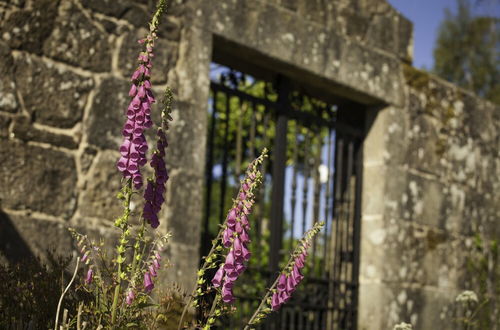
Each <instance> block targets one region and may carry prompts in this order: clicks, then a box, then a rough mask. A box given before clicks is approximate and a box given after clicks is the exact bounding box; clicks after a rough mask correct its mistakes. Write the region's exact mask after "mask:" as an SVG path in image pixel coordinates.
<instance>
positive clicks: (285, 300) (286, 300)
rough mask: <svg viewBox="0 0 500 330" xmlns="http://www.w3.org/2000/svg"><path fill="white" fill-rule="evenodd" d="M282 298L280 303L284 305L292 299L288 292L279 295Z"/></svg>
mask: <svg viewBox="0 0 500 330" xmlns="http://www.w3.org/2000/svg"><path fill="white" fill-rule="evenodd" d="M279 296H280V301H281V303H282V304H284V303H286V302H288V300H290V298H291V297H292V296H291V295H290V294H288V293H287V292H286V291H283V292H281V293H280V294H279Z"/></svg>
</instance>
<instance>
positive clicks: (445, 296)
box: [359, 283, 458, 330]
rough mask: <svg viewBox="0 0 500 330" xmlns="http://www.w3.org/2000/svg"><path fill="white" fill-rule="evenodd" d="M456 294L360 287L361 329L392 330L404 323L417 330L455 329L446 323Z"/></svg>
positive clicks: (400, 287)
mask: <svg viewBox="0 0 500 330" xmlns="http://www.w3.org/2000/svg"><path fill="white" fill-rule="evenodd" d="M457 293H458V292H457V291H456V290H451V291H445V290H436V289H434V288H424V287H414V286H412V287H406V286H403V285H397V284H394V285H391V284H384V283H367V284H362V285H361V287H360V306H359V313H360V316H359V320H360V323H359V329H360V330H369V329H393V328H394V326H395V325H396V324H400V323H401V322H405V323H410V324H412V326H413V329H415V330H425V329H445V330H454V329H456V323H455V322H452V321H451V318H447V319H443V318H442V317H441V316H444V314H445V313H446V311H447V310H448V309H449V308H450V307H451V306H452V305H453V304H454V299H455V296H456V294H457Z"/></svg>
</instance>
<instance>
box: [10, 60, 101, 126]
mask: <svg viewBox="0 0 500 330" xmlns="http://www.w3.org/2000/svg"><path fill="white" fill-rule="evenodd" d="M15 68H16V72H15V75H16V83H17V86H18V91H19V93H20V94H21V96H22V98H23V101H24V106H25V108H26V110H28V112H30V113H31V115H32V116H33V118H34V119H35V121H36V122H39V123H42V124H46V125H51V126H56V127H62V128H69V127H72V126H74V125H75V124H76V123H77V122H78V121H80V120H81V118H82V115H83V108H84V107H85V104H86V100H87V95H88V93H89V91H90V89H91V88H92V87H93V85H94V82H93V80H92V79H91V78H84V77H82V76H80V75H78V74H76V73H74V72H71V71H69V70H66V69H63V68H60V67H58V68H56V67H54V66H53V64H52V63H47V62H45V61H42V60H41V59H39V58H37V57H35V56H29V55H24V54H23V55H20V56H19V57H18V58H16V66H15Z"/></svg>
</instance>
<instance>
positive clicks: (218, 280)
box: [212, 266, 224, 288]
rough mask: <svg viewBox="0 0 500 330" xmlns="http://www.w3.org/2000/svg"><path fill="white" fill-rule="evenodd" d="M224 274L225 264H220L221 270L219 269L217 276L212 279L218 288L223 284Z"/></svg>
mask: <svg viewBox="0 0 500 330" xmlns="http://www.w3.org/2000/svg"><path fill="white" fill-rule="evenodd" d="M223 276H224V268H223V266H220V267H219V270H217V273H215V276H214V278H213V279H212V284H213V286H214V287H216V288H218V287H220V286H221V283H222V277H223Z"/></svg>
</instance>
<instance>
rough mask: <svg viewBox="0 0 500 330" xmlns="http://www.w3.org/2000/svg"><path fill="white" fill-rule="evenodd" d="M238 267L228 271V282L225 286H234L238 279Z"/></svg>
mask: <svg viewBox="0 0 500 330" xmlns="http://www.w3.org/2000/svg"><path fill="white" fill-rule="evenodd" d="M237 267H238V266H237V265H236V267H235V268H234V269H233V270H230V271H227V272H226V281H225V282H224V285H231V286H232V284H233V282H234V281H236V279H237V278H238V275H239V274H238V272H237V271H236V269H237Z"/></svg>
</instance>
